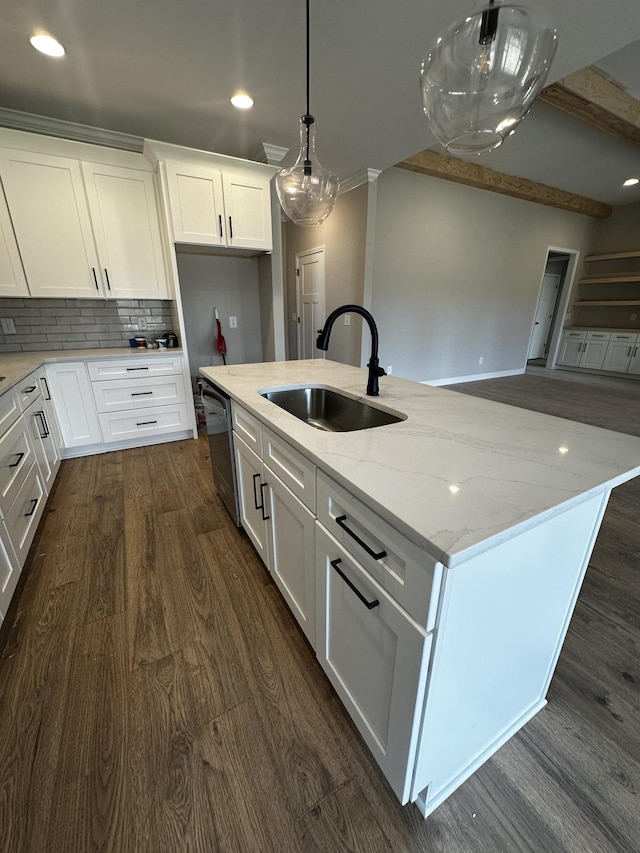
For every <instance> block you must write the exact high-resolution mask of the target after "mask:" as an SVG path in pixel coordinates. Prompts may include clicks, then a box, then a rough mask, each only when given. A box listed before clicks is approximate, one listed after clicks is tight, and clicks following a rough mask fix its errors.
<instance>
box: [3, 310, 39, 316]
mask: <svg viewBox="0 0 640 853" xmlns="http://www.w3.org/2000/svg"><path fill="white" fill-rule="evenodd" d="M41 314H42V312H41V310H40V309H39V308H12V309H11V311H7V312H3V315H4V316H5V317H40V316H41Z"/></svg>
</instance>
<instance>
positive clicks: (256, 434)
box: [231, 400, 262, 459]
mask: <svg viewBox="0 0 640 853" xmlns="http://www.w3.org/2000/svg"><path fill="white" fill-rule="evenodd" d="M231 417H232V418H233V429H234V432H237V433H238V435H239V436H240V437H241V438H242V439H243V440H244V442H245V443H246V444H248V445H249V447H250V448H251V449H252V450H253V452H254V453H257V454H258V456H259V457H260V458H261V459H262V428H261V426H260V421H259V420H258V419H257V418H254V416H253V415H250V414H249V412H247V411H246V409H243V408H242V406H239V405H238V404H237V403H235V402H234V401H233V400H232V401H231Z"/></svg>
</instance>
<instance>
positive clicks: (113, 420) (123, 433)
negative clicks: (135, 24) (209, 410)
mask: <svg viewBox="0 0 640 853" xmlns="http://www.w3.org/2000/svg"><path fill="white" fill-rule="evenodd" d="M98 418H99V420H100V426H101V428H102V436H103V440H104V442H105V444H109V443H110V442H115V441H130V440H138V441H140V440H144V443H149V442H148V439H149V438H153V437H154V436H163V435H166V434H172V433H179V432H185V431H186V430H188V429H189V428H190V423H189V414H188V410H187V407H186V405H173V406H155V407H150V408H146V407H144V408H143V407H141V408H140V409H139V410H137V411H136V410H134V411H124V412H108V413H107V414H100V415H98Z"/></svg>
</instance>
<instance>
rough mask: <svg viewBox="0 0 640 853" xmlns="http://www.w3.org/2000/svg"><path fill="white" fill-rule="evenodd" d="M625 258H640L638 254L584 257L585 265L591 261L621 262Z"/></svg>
mask: <svg viewBox="0 0 640 853" xmlns="http://www.w3.org/2000/svg"><path fill="white" fill-rule="evenodd" d="M627 258H640V252H636V251H633V252H613V253H612V254H609V255H587V256H586V257H585V262H586V263H591V262H592V261H622V260H626V259H627Z"/></svg>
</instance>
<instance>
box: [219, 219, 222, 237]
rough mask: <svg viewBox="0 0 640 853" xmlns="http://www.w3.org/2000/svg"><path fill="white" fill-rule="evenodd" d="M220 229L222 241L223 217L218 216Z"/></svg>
mask: <svg viewBox="0 0 640 853" xmlns="http://www.w3.org/2000/svg"><path fill="white" fill-rule="evenodd" d="M218 228H219V229H220V239H221V240H222V215H218Z"/></svg>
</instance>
